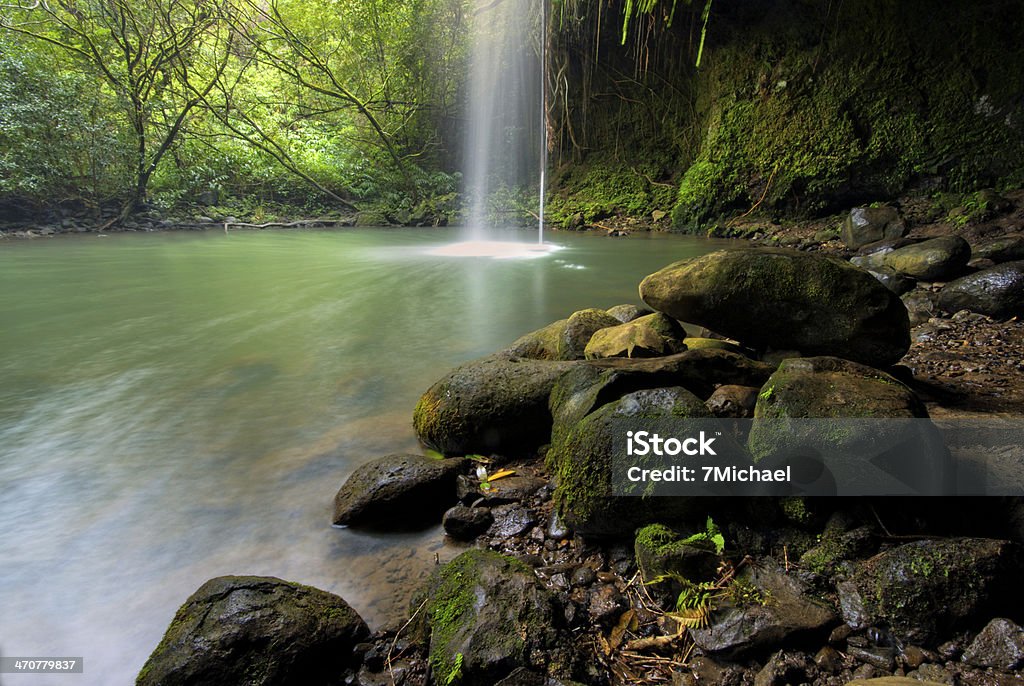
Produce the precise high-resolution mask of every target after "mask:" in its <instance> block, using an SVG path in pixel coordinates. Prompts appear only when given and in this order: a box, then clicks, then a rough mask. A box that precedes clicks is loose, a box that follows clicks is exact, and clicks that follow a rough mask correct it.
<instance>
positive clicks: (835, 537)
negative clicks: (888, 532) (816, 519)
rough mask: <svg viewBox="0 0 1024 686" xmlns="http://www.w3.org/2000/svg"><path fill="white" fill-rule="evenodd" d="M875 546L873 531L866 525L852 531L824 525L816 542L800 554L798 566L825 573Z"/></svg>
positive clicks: (864, 554) (868, 551)
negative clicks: (822, 531) (819, 538)
mask: <svg viewBox="0 0 1024 686" xmlns="http://www.w3.org/2000/svg"><path fill="white" fill-rule="evenodd" d="M876 547H877V543H876V542H875V536H874V533H873V532H872V530H871V528H870V527H868V526H861V527H858V528H856V529H854V530H852V531H842V530H840V529H836V528H833V527H826V528H825V531H824V533H822V535H821V540H820V541H819V542H818V544H817V545H816V546H814V547H813V548H811V549H810V550H808V551H807V552H805V553H804V554H803V555H801V556H800V568H801V569H804V570H807V571H809V572H812V573H815V574H822V575H827V574H830V573H832V572H833V571H834V570H835V569H836V567H837V566H838V565H840V564H841V563H842V562H844V561H846V560H850V559H856V558H858V557H863V556H867V555H868V554H869V553H870V552H871V551H872V550H874V549H875V548H876Z"/></svg>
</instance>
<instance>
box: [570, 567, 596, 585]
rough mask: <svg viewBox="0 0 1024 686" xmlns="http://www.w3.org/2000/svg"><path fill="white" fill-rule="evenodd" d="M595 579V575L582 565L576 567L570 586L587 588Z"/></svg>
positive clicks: (591, 570)
mask: <svg viewBox="0 0 1024 686" xmlns="http://www.w3.org/2000/svg"><path fill="white" fill-rule="evenodd" d="M596 579H597V574H596V573H595V572H594V570H593V569H591V568H590V567H587V566H586V565H583V566H581V567H577V568H576V571H574V572H573V573H572V585H573V586H589V585H590V584H592V583H594V581H595V580H596Z"/></svg>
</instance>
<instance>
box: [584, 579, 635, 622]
mask: <svg viewBox="0 0 1024 686" xmlns="http://www.w3.org/2000/svg"><path fill="white" fill-rule="evenodd" d="M628 608H629V603H628V602H627V601H626V599H625V598H624V597H623V596H622V594H621V593H620V592H619V590H618V589H617V588H615V586H614V585H612V584H601V585H599V586H596V587H595V588H594V589H593V590H592V591H591V592H590V618H591V619H592V620H593V621H594V622H595V623H597V624H601V625H602V626H605V627H607V626H611V625H613V624H614V623H615V620H617V619H618V618H619V615H621V614H622V613H623V612H625V611H626V610H627V609H628Z"/></svg>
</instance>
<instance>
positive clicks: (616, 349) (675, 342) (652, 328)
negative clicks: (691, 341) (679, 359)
mask: <svg viewBox="0 0 1024 686" xmlns="http://www.w3.org/2000/svg"><path fill="white" fill-rule="evenodd" d="M685 337H686V332H685V331H683V327H681V326H680V325H679V322H677V321H676V320H674V319H671V318H670V317H666V316H665V315H663V314H661V313H660V312H657V313H654V314H649V315H646V316H643V317H639V318H638V319H634V320H633V321H630V322H627V323H625V324H620V325H618V326H611V327H608V328H604V329H599V330H598V331H596V332H594V335H593V336H591V338H590V342H589V343H587V347H586V349H585V350H584V356H585V357H586V358H587V359H588V360H593V359H600V358H603V357H661V356H664V355H672V354H674V353H679V352H682V351H683V350H685V349H686V346H685V345H684V344H683V339H684V338H685Z"/></svg>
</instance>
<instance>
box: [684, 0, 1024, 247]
mask: <svg viewBox="0 0 1024 686" xmlns="http://www.w3.org/2000/svg"><path fill="white" fill-rule="evenodd" d="M1003 6H1004V7H1006V8H1007V10H1008V11H1012V12H1014V13H1015V18H1014V19H1012V20H1011V19H1009V18H1008V19H1007V21H1008V23H1009V24H1013V23H1014V22H1015V21H1019V20H1021V19H1022V17H1021V10H1020V8H1019V7H1015V8H1012V9H1011V8H1010V6H1009V5H1008V4H1005V5H1003ZM988 11H991V10H981V9H980V8H979V7H978V6H975V5H971V4H969V3H963V2H961V3H951V4H949V5H947V6H944V7H943V9H942V11H939V12H935V11H933V9H932V8H930V7H929V6H927V5H926V3H922V2H911V3H898V4H895V3H883V2H880V1H874V0H872V1H871V2H865V3H858V4H855V5H851V4H849V3H846V4H845V5H842V6H835V8H834V9H830V10H829V11H827V12H821V11H820V8H814V7H811V6H810V5H809V4H801V3H798V2H790V3H785V4H783V5H780V6H779V8H778V11H777V12H773V13H772V14H770V15H764V16H758V17H757V18H756V20H755V19H753V18H752V15H751V18H748V19H747V22H746V23H744V24H742V25H739V26H736V27H734V30H733V32H732V34H731V37H730V38H729V39H727V40H725V41H722V42H721V43H720V44H719V45H716V46H715V47H714V50H713V51H711V52H709V53H707V54H706V55H705V60H704V61H705V67H706V68H705V69H702V70H701V72H699V74H698V75H697V77H696V92H697V94H698V96H697V98H696V111H695V114H696V121H697V122H698V123H699V126H700V128H701V130H702V131H703V137H702V139H701V140H700V141H699V148H698V149H697V151H696V155H695V157H694V159H693V161H692V163H691V164H690V166H689V167H688V169H687V171H686V172H685V174H684V175H683V177H682V180H681V183H680V187H679V194H678V200H677V203H676V207H675V208H674V210H673V214H672V216H673V223H674V225H675V226H676V227H677V228H679V229H682V230H686V231H691V232H702V231H703V230H704V228H705V227H706V226H708V225H709V224H713V223H715V222H721V221H723V220H728V219H731V218H733V217H736V216H738V215H739V214H742V213H745V212H747V211H749V210H751V209H752V208H756V211H757V212H758V213H760V214H776V213H782V212H785V213H791V214H800V215H817V214H821V213H823V212H828V211H832V210H835V209H838V208H841V207H849V206H850V205H851V204H853V203H856V202H863V201H865V200H869V199H874V198H878V197H892V196H894V195H896V194H898V193H900V192H902V191H903V190H904V189H906V188H907V187H908V186H910V185H911V184H912V183H913V182H914V181H915V180H916V179H918V178H921V177H929V176H931V177H936V178H937V179H939V180H940V181H942V182H945V183H946V184H948V187H949V188H951V189H954V190H960V191H963V190H969V189H971V188H972V187H973V188H977V187H981V186H986V185H993V184H997V183H998V182H999V181H1000V180H1003V179H1009V178H1015V177H1020V176H1022V173H1021V169H1022V167H1024V163H1022V162H1021V160H1022V159H1024V137H1022V136H1021V135H1020V125H1019V121H1020V119H1019V118H1020V117H1022V116H1024V113H1022V110H1021V108H1020V106H1019V100H1017V99H1016V95H1014V94H1015V93H1019V92H1020V89H1021V88H1022V87H1024V77H1022V76H1021V74H1022V72H1021V70H1020V69H1019V64H1020V63H1021V61H1022V60H1024V51H1022V50H1021V48H1020V46H1019V43H1017V42H1016V41H1015V40H1014V39H1013V38H1012V37H1011V36H1010V35H1009V34H1008V33H1006V32H1004V31H1002V30H1000V29H998V28H995V27H992V26H991V25H990V24H989V23H988V22H987V20H986V19H985V17H986V16H987V12H988ZM823 26H830V27H838V28H828V29H823V28H822V27H823ZM723 33H724V31H723ZM1012 65H1017V66H1012Z"/></svg>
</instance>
